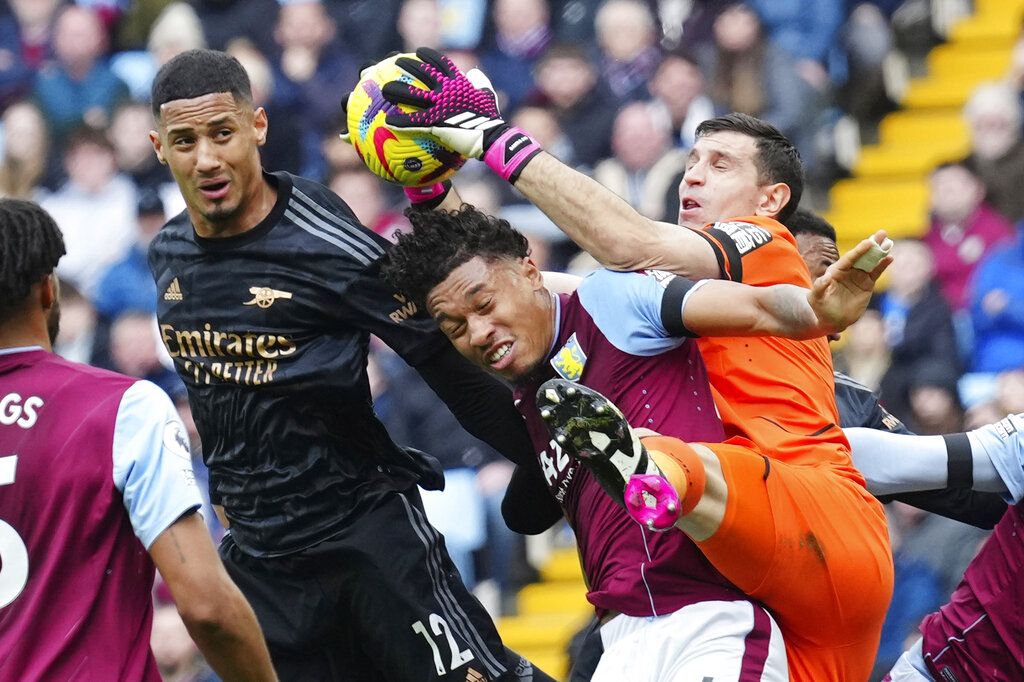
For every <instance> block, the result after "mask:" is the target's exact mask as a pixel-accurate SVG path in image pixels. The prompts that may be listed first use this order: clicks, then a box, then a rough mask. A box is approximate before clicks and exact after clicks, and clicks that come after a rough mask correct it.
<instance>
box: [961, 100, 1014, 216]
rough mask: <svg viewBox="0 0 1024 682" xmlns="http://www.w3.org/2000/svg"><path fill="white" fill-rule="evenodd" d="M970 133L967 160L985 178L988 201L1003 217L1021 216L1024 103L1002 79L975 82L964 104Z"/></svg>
mask: <svg viewBox="0 0 1024 682" xmlns="http://www.w3.org/2000/svg"><path fill="white" fill-rule="evenodd" d="M964 118H965V119H966V120H967V127H968V130H969V131H970V135H971V153H970V156H968V157H967V158H968V161H969V162H970V163H971V164H972V167H973V168H974V169H975V170H976V171H977V173H978V176H979V177H981V179H982V180H983V181H984V182H985V188H986V190H987V196H988V201H989V202H990V203H991V204H992V206H994V207H995V209H996V210H997V211H999V212H1000V213H1002V214H1003V216H1004V217H1006V219H1007V220H1009V221H1010V222H1013V223H1016V222H1017V221H1018V220H1020V219H1021V218H1024V192H1021V191H1020V188H1021V185H1022V184H1024V136H1022V127H1021V126H1022V125H1024V107H1022V105H1021V101H1020V99H1019V98H1018V96H1017V93H1016V92H1015V91H1014V90H1013V88H1012V87H1011V86H1010V85H1008V84H1006V83H985V84H982V85H980V86H978V88H977V89H975V91H974V92H973V93H972V94H971V96H970V98H969V99H968V100H967V103H966V104H965V105H964Z"/></svg>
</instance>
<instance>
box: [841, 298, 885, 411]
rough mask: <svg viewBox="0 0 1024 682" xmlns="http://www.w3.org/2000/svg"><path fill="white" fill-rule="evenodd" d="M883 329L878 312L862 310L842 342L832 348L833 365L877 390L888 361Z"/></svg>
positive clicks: (855, 379) (845, 333) (844, 334)
mask: <svg viewBox="0 0 1024 682" xmlns="http://www.w3.org/2000/svg"><path fill="white" fill-rule="evenodd" d="M884 331H885V327H884V325H883V324H882V316H881V314H880V313H879V312H878V311H877V310H872V309H870V308H869V309H867V310H865V311H864V314H863V315H861V317H860V319H859V320H857V321H856V322H854V323H853V324H852V325H850V327H849V328H848V329H847V330H846V331H845V332H844V333H843V337H844V339H845V343H844V344H843V345H842V346H841V347H839V348H838V349H833V351H832V359H833V363H834V365H835V368H836V369H837V370H838V371H840V372H842V373H843V374H847V375H849V376H850V377H851V378H853V379H854V381H857V382H858V383H861V384H864V385H865V386H866V387H867V388H869V389H870V390H872V391H878V389H879V388H880V387H881V385H882V377H883V376H885V372H886V370H888V369H889V364H890V357H889V347H888V346H887V345H886V344H885V333H884Z"/></svg>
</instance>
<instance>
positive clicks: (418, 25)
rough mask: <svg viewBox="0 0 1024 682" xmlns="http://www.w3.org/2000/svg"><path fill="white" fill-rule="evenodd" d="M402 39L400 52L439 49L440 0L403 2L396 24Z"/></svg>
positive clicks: (405, 0) (440, 42)
mask: <svg viewBox="0 0 1024 682" xmlns="http://www.w3.org/2000/svg"><path fill="white" fill-rule="evenodd" d="M396 28H397V29H398V35H400V36H401V37H402V51H403V52H415V51H416V48H417V47H420V46H424V45H425V46H427V47H434V48H438V49H439V48H440V46H441V44H442V38H441V3H440V0H404V1H403V2H402V7H401V9H400V10H399V12H398V21H397V23H396Z"/></svg>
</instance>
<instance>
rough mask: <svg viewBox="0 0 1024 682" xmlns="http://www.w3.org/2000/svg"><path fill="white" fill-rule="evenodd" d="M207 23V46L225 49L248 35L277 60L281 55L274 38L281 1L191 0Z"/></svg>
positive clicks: (266, 53)
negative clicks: (234, 41) (233, 41)
mask: <svg viewBox="0 0 1024 682" xmlns="http://www.w3.org/2000/svg"><path fill="white" fill-rule="evenodd" d="M189 4H191V5H192V7H193V9H195V12H196V16H197V17H199V23H200V24H202V26H203V36H204V38H205V39H206V46H207V47H210V48H212V49H215V50H224V49H226V48H227V46H228V45H229V44H230V43H231V41H232V40H235V39H237V38H245V39H247V40H248V41H249V42H251V43H252V44H253V45H255V46H256V49H258V50H259V51H260V52H262V53H263V54H265V55H266V56H267V57H268V58H270V59H273V58H274V57H276V56H277V55H278V51H279V50H278V46H277V43H276V41H275V39H274V29H275V26H276V25H277V14H278V11H279V9H280V5H281V4H282V3H279V2H278V0H189Z"/></svg>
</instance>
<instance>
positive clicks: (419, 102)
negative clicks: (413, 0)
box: [381, 47, 541, 182]
mask: <svg viewBox="0 0 1024 682" xmlns="http://www.w3.org/2000/svg"><path fill="white" fill-rule="evenodd" d="M416 56H417V57H418V58H419V59H420V60H422V61H417V60H415V59H410V58H408V57H402V58H400V59H399V60H398V61H397V62H396V65H397V66H398V67H399V68H401V69H402V70H403V71H405V72H406V73H408V74H409V75H410V76H412V77H413V78H415V79H417V80H419V81H420V82H422V83H423V84H425V85H426V86H427V87H428V88H429V90H424V89H422V88H418V87H415V86H413V85H409V84H408V83H403V82H401V81H391V82H390V83H387V84H385V85H384V87H383V88H382V89H381V92H382V93H383V94H384V98H385V99H386V100H388V101H389V102H391V103H392V104H405V105H409V106H414V107H417V110H416V111H413V112H410V113H405V112H393V113H389V114H388V115H387V118H386V119H385V123H386V124H387V126H388V127H389V128H393V129H395V130H402V131H405V132H415V133H418V134H425V135H431V136H433V137H435V138H436V139H437V140H439V141H440V142H442V143H443V144H445V145H447V146H448V147H450V148H452V149H454V150H455V151H457V152H459V153H460V154H462V155H463V156H468V157H471V158H477V159H483V161H484V163H486V164H487V165H488V166H489V167H490V168H491V170H493V171H494V172H495V173H497V174H498V175H500V176H501V177H503V178H505V179H506V180H508V181H509V182H515V181H516V179H517V178H518V177H519V173H520V172H522V170H523V168H524V167H525V166H526V164H527V163H529V162H530V160H531V159H533V157H534V156H536V155H537V154H539V153H540V151H541V148H540V145H538V144H537V142H536V141H534V139H533V138H531V137H530V136H529V135H528V134H527V133H525V132H524V131H522V130H521V129H519V128H516V127H514V126H511V125H509V124H508V123H505V121H504V120H503V119H502V118H501V114H500V113H499V111H498V103H497V98H496V97H495V95H494V89H493V87H492V86H491V83H490V81H489V80H488V79H487V76H485V75H484V74H483V72H481V71H479V70H477V69H471V70H470V71H469V73H467V74H463V73H462V72H461V71H459V69H458V67H457V66H455V64H454V63H452V60H450V59H449V58H448V57H445V56H444V55H442V54H441V53H440V52H438V51H436V50H432V49H430V48H427V47H421V48H420V49H418V50H416Z"/></svg>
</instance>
